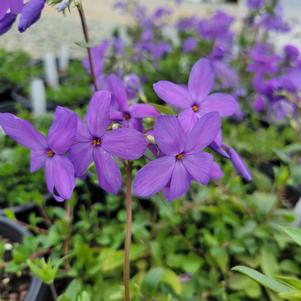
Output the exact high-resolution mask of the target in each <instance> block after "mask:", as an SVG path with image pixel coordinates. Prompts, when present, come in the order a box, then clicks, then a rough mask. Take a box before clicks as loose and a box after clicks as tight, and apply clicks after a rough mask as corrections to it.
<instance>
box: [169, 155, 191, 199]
mask: <svg viewBox="0 0 301 301" xmlns="http://www.w3.org/2000/svg"><path fill="white" fill-rule="evenodd" d="M190 184H191V177H190V175H189V174H188V172H187V171H186V169H185V167H184V165H183V163H182V162H180V161H177V162H176V163H175V167H174V170H173V172H172V176H171V181H170V186H169V190H168V195H166V197H167V199H168V200H169V201H172V200H174V199H176V198H179V197H180V196H182V195H183V194H185V193H186V192H187V190H188V189H189V187H190Z"/></svg>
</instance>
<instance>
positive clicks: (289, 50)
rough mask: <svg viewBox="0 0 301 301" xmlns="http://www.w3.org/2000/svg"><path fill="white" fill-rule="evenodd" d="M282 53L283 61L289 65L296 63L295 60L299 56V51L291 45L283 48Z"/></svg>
mask: <svg viewBox="0 0 301 301" xmlns="http://www.w3.org/2000/svg"><path fill="white" fill-rule="evenodd" d="M284 53H285V59H286V60H287V61H288V62H289V63H295V62H297V60H298V58H299V56H300V52H299V49H298V48H297V47H295V46H293V45H286V46H285V47H284Z"/></svg>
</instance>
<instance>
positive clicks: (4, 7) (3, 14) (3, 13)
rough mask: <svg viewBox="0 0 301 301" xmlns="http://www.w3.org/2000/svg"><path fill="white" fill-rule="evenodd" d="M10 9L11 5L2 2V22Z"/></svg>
mask: <svg viewBox="0 0 301 301" xmlns="http://www.w3.org/2000/svg"><path fill="white" fill-rule="evenodd" d="M8 9H9V3H8V2H7V1H0V20H1V19H2V18H3V17H4V16H5V15H6V13H7V11H8Z"/></svg>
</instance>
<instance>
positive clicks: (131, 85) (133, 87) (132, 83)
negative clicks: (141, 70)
mask: <svg viewBox="0 0 301 301" xmlns="http://www.w3.org/2000/svg"><path fill="white" fill-rule="evenodd" d="M124 84H125V87H126V92H127V96H128V98H129V99H136V98H137V97H138V94H139V93H140V92H141V91H142V84H141V80H140V78H139V76H138V75H137V74H135V73H130V74H127V75H126V76H125V77H124Z"/></svg>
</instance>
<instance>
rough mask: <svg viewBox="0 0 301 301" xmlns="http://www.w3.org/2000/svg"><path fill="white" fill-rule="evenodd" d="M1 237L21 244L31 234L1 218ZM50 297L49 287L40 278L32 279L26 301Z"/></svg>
mask: <svg viewBox="0 0 301 301" xmlns="http://www.w3.org/2000/svg"><path fill="white" fill-rule="evenodd" d="M0 235H1V236H3V237H5V238H6V239H9V240H10V241H12V242H21V241H22V239H23V238H24V237H25V236H28V235H30V233H29V232H28V231H27V230H26V229H24V228H23V227H21V226H19V225H18V224H16V223H14V222H13V221H11V220H9V219H7V218H5V217H1V216H0ZM49 296H50V293H49V288H48V286H46V285H45V284H43V283H42V282H41V281H40V280H39V279H38V278H36V277H32V278H31V283H30V286H29V290H28V292H27V295H26V297H25V299H24V301H47V300H49Z"/></svg>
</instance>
